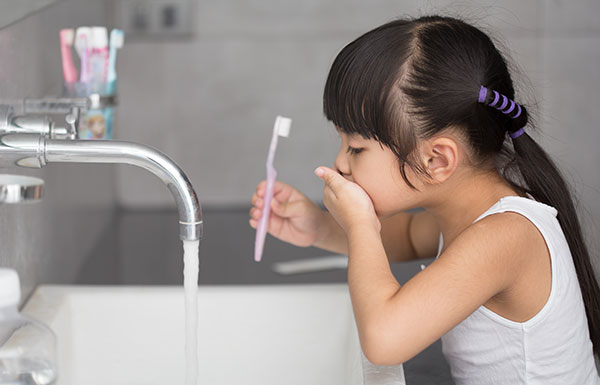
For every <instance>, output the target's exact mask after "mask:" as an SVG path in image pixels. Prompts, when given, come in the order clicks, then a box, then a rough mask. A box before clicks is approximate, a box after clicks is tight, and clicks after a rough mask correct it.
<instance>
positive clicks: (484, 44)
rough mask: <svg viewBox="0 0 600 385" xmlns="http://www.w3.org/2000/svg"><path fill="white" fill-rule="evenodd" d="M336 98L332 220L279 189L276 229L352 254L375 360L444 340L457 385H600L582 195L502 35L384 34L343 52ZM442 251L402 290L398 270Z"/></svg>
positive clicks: (332, 107)
mask: <svg viewBox="0 0 600 385" xmlns="http://www.w3.org/2000/svg"><path fill="white" fill-rule="evenodd" d="M323 101H324V112H325V116H326V117H327V119H328V120H330V121H332V122H333V123H334V124H335V127H336V129H337V131H338V132H339V134H340V137H341V148H340V150H339V153H338V154H337V158H336V160H335V165H334V169H329V168H327V167H319V168H317V170H316V171H315V173H316V174H317V176H319V177H320V178H321V179H322V180H323V181H324V182H325V189H324V204H325V206H326V207H327V211H322V210H321V209H320V208H319V207H318V206H317V205H316V204H314V203H313V202H311V201H310V200H309V199H308V198H307V197H306V196H304V195H303V194H302V193H300V192H299V191H298V190H296V189H294V188H293V187H291V186H289V185H286V184H284V183H280V182H278V183H277V184H276V185H275V197H274V199H273V201H272V211H271V213H272V214H271V218H270V221H269V232H270V233H271V234H272V235H274V236H275V237H278V238H279V239H281V240H283V241H286V242H289V243H292V244H294V245H298V246H316V247H320V248H323V249H326V250H330V251H332V252H336V253H342V254H346V253H347V254H348V259H349V262H348V285H349V290H350V296H351V299H352V306H353V311H354V316H355V320H356V323H357V327H358V333H359V338H360V343H361V347H362V350H363V352H364V354H365V356H366V357H367V358H368V359H369V360H370V361H371V362H372V363H374V364H379V365H396V364H399V363H403V362H405V361H407V360H409V359H410V358H412V357H414V356H415V355H416V354H418V353H419V352H421V351H422V350H423V349H425V348H426V347H427V346H429V345H430V344H432V343H433V342H434V341H436V340H437V339H438V338H440V337H441V338H442V346H443V352H444V355H445V357H446V358H447V360H448V362H449V364H450V367H451V371H452V376H453V378H454V380H455V382H456V383H457V384H513V385H514V384H578V385H581V384H594V385H597V384H600V378H599V376H598V373H597V370H596V367H595V364H594V354H596V355H598V353H599V352H600V290H599V288H598V282H597V280H596V278H595V276H594V272H593V269H592V266H591V263H590V256H589V254H588V251H587V249H586V246H585V244H584V241H583V236H582V233H581V228H580V225H579V222H578V218H577V214H576V211H575V208H574V206H573V202H572V199H571V194H570V191H569V189H568V187H567V185H566V184H565V181H564V180H563V178H562V176H561V174H560V172H559V171H558V169H557V167H556V166H555V165H554V163H553V162H552V160H551V159H550V157H549V156H548V155H547V154H546V152H545V151H544V150H543V149H542V148H541V147H540V146H539V145H538V144H537V143H536V142H535V141H534V140H533V138H532V137H531V136H529V135H528V134H527V131H526V130H524V128H525V126H526V125H527V123H528V113H527V109H526V108H525V107H524V106H523V105H522V104H518V102H516V101H515V95H514V89H513V83H512V80H511V77H510V74H509V72H508V69H507V65H506V62H505V60H504V59H503V57H502V55H501V54H500V53H499V52H498V50H497V49H496V48H495V46H494V44H493V43H492V41H491V40H490V38H489V37H488V36H487V35H486V34H484V33H483V32H481V31H480V30H479V29H477V28H475V27H473V26H471V25H469V24H466V23H465V22H463V21H460V20H457V19H454V18H448V17H439V16H430V17H421V18H419V19H416V20H397V21H393V22H390V23H387V24H385V25H382V26H380V27H378V28H376V29H374V30H372V31H370V32H367V33H366V34H364V35H363V36H361V37H359V38H358V39H356V40H355V41H353V42H352V43H350V44H348V45H347V46H346V47H345V48H344V49H343V50H342V51H341V52H340V53H339V55H338V56H337V58H336V59H335V61H334V63H333V65H332V68H331V71H330V73H329V76H328V79H327V83H326V85H325V92H324V98H323ZM573 129H576V128H573ZM511 143H512V148H514V150H512V149H511V146H510V144H511ZM264 190H265V183H264V182H262V183H260V184H259V185H258V187H257V190H256V193H255V194H254V195H253V197H252V203H253V206H254V207H253V208H252V209H251V211H250V215H251V219H250V225H251V226H252V227H254V228H256V225H257V220H258V219H259V218H260V215H261V209H262V205H263V200H262V197H263V196H264ZM416 207H422V208H424V209H425V211H421V212H418V213H406V212H404V211H405V210H408V209H412V208H416ZM436 252H437V258H436V259H435V261H434V262H433V263H431V264H430V265H429V266H428V267H427V268H425V269H424V270H423V271H421V272H419V273H418V274H417V275H415V276H414V277H413V278H412V279H411V280H409V281H408V282H407V283H406V284H405V285H403V286H401V285H400V284H399V283H398V282H397V281H396V279H395V278H394V276H393V275H392V272H391V270H390V266H389V262H390V261H391V262H396V261H400V260H410V259H416V258H431V257H435V256H436Z"/></svg>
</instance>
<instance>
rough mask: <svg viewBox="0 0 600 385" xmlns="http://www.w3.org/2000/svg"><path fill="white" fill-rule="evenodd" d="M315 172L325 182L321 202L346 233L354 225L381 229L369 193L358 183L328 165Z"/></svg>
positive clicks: (354, 226)
mask: <svg viewBox="0 0 600 385" xmlns="http://www.w3.org/2000/svg"><path fill="white" fill-rule="evenodd" d="M315 174H316V175H317V176H318V177H319V178H320V179H321V180H323V181H324V182H325V188H324V189H323V203H324V204H325V207H327V210H329V212H330V213H331V215H332V216H333V217H334V218H335V220H336V221H337V223H338V224H339V225H340V226H341V227H342V228H343V229H344V231H345V232H346V234H349V233H350V230H351V229H354V228H356V226H365V225H367V226H373V227H375V228H376V229H377V231H378V232H379V231H381V223H380V222H379V218H377V214H376V213H375V208H374V206H373V202H372V201H371V198H370V197H369V195H368V194H367V193H366V192H365V190H363V189H362V187H360V186H359V185H358V184H356V183H354V182H350V181H349V180H347V179H346V178H344V177H343V176H341V175H340V174H338V173H337V172H335V171H334V170H332V169H330V168H328V167H323V166H321V167H318V168H317V169H316V170H315Z"/></svg>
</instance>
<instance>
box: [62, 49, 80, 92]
mask: <svg viewBox="0 0 600 385" xmlns="http://www.w3.org/2000/svg"><path fill="white" fill-rule="evenodd" d="M60 50H61V56H62V66H63V77H64V79H65V83H75V82H76V81H77V70H76V69H75V65H73V57H72V56H71V47H69V46H68V45H66V44H62V43H61V45H60Z"/></svg>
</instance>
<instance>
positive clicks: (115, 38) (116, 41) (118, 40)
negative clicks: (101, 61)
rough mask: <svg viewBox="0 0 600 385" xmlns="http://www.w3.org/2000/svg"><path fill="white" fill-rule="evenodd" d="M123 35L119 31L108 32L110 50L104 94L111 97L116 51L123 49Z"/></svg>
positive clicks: (114, 76) (115, 76)
mask: <svg viewBox="0 0 600 385" xmlns="http://www.w3.org/2000/svg"><path fill="white" fill-rule="evenodd" d="M124 40H125V35H124V34H123V30H121V29H113V30H112V31H110V49H109V51H108V72H107V74H106V93H107V94H108V95H111V94H113V93H114V92H115V82H116V80H117V69H116V64H117V49H120V48H123V43H124Z"/></svg>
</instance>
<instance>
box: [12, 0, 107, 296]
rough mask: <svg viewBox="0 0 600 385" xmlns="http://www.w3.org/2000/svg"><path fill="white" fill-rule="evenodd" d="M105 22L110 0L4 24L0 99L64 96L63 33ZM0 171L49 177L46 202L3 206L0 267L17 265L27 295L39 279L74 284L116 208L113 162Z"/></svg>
mask: <svg viewBox="0 0 600 385" xmlns="http://www.w3.org/2000/svg"><path fill="white" fill-rule="evenodd" d="M4 6H10V5H8V4H3V7H4ZM106 20H107V9H106V4H105V1H101V0H70V1H61V2H58V3H55V4H53V5H51V6H49V7H48V8H45V9H43V10H41V11H39V12H37V13H35V14H33V15H31V16H28V17H26V18H25V19H23V20H20V21H18V22H16V23H14V24H11V25H9V26H7V27H5V28H3V29H0V52H2V54H1V55H0V102H3V103H14V102H16V101H18V100H20V99H22V98H24V97H40V96H45V95H57V94H59V93H60V91H61V87H62V86H61V84H62V83H61V79H62V72H61V67H60V49H59V39H58V31H59V30H60V29H61V28H65V27H77V26H79V25H92V24H94V25H98V24H99V25H105V24H106ZM0 173H17V174H30V175H37V176H41V177H42V178H43V179H44V180H45V196H44V198H43V200H42V201H41V202H38V203H32V204H26V205H0V245H2V247H0V266H2V267H12V268H16V269H17V271H18V272H19V275H20V277H21V281H22V289H23V297H26V296H27V295H28V294H29V293H30V292H31V290H32V288H33V287H35V286H36V285H37V284H40V283H46V282H52V283H70V282H74V281H75V278H76V277H77V275H78V273H79V270H80V265H81V264H82V263H83V261H84V260H85V257H86V256H87V254H89V252H90V250H91V248H92V247H93V245H94V244H95V243H96V239H97V238H98V237H99V235H100V234H101V231H102V230H103V229H104V227H105V226H106V225H107V223H109V220H110V217H111V215H112V213H113V207H114V206H115V192H114V191H115V188H114V172H113V169H112V167H111V166H97V165H86V166H79V165H49V166H46V167H45V168H44V169H42V170H30V169H24V168H0Z"/></svg>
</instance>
